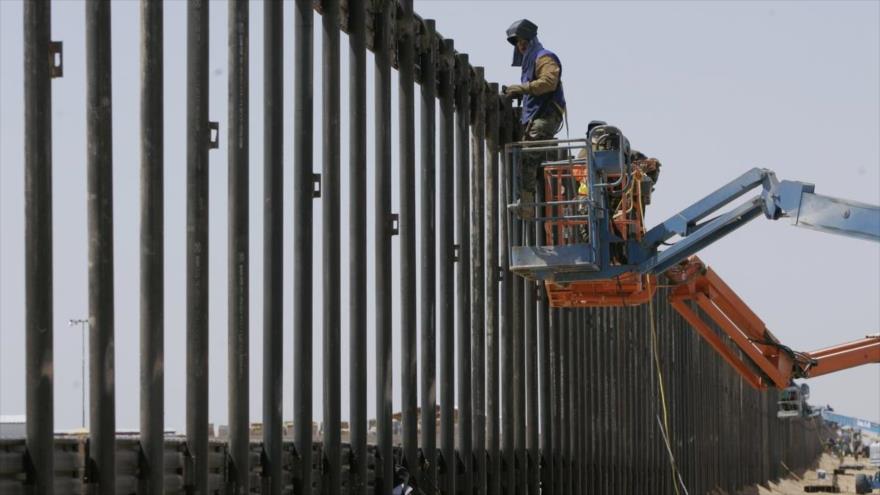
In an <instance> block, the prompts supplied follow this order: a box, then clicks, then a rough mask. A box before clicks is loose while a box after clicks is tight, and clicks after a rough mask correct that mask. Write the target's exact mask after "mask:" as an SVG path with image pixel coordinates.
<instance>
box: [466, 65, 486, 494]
mask: <svg viewBox="0 0 880 495" xmlns="http://www.w3.org/2000/svg"><path fill="white" fill-rule="evenodd" d="M483 77H484V72H483V68H482V67H475V68H474V82H473V84H472V85H471V101H472V107H473V115H472V116H471V123H472V126H471V180H470V195H471V197H470V211H471V216H470V226H469V228H470V236H471V238H470V241H471V242H470V257H471V273H470V276H471V280H470V286H471V305H470V313H471V321H470V327H471V376H472V382H471V391H472V392H471V394H472V397H473V410H472V411H471V421H472V425H473V451H472V453H471V456H472V458H473V462H474V465H473V472H474V475H473V483H474V493H478V494H484V493H485V490H486V396H485V388H486V328H485V326H484V324H485V294H486V287H485V285H484V284H485V277H486V275H485V272H486V266H485V260H484V256H485V253H484V252H483V224H484V221H485V218H484V210H485V205H484V204H483V192H484V191H483V190H484V187H485V186H484V180H485V177H484V171H485V168H486V162H485V138H486V115H485V106H486V105H485V81H484V79H483ZM463 455H466V453H463Z"/></svg>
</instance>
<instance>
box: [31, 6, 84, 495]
mask: <svg viewBox="0 0 880 495" xmlns="http://www.w3.org/2000/svg"><path fill="white" fill-rule="evenodd" d="M50 14H51V5H50V4H49V2H25V3H24V100H25V101H24V155H25V167H24V174H25V181H24V198H25V206H24V211H25V237H24V246H25V249H24V253H25V254H24V264H25V268H24V273H25V277H24V279H25V299H24V301H25V303H24V305H25V382H26V384H27V387H26V390H25V395H26V399H25V401H26V405H25V411H26V414H27V436H26V440H25V443H26V446H27V453H28V457H29V459H30V463H31V467H32V469H33V472H32V473H31V479H30V480H29V482H30V484H31V486H32V487H33V489H34V490H35V492H38V493H46V494H49V495H51V494H52V493H54V491H55V486H54V482H55V469H54V465H55V463H54V460H53V457H54V439H53V436H54V416H53V404H54V402H53V384H52V375H53V373H52V370H53V366H54V362H53V358H52V349H53V345H52V329H53V325H52V314H53V313H52V87H51V78H52V77H53V75H60V68H58V69H56V65H55V58H56V55H55V53H54V48H55V47H57V48H58V49H59V50H60V43H59V44H55V43H52V42H50V41H49V37H50V35H51V15H50ZM57 56H58V57H60V56H61V55H60V53H59V54H58V55H57ZM58 67H60V66H58ZM82 386H83V387H85V386H86V384H85V383H83V384H82Z"/></svg>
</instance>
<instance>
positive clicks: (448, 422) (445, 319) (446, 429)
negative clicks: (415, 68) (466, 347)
mask: <svg viewBox="0 0 880 495" xmlns="http://www.w3.org/2000/svg"><path fill="white" fill-rule="evenodd" d="M454 55H455V49H454V46H453V42H452V40H444V42H443V44H442V45H441V46H440V73H439V85H438V95H439V99H440V163H439V174H438V179H437V182H438V185H437V190H438V203H439V204H441V205H443V206H442V207H440V208H439V211H438V220H437V221H438V224H439V226H440V228H439V230H438V232H437V244H438V249H439V251H440V252H439V256H438V258H439V260H440V261H439V263H440V265H439V266H438V270H437V271H438V273H437V275H438V276H437V282H438V283H437V292H438V296H439V300H440V301H439V306H438V313H439V314H438V319H437V327H438V328H439V331H440V449H441V452H442V457H441V462H442V465H440V466H438V467H439V469H438V477H439V483H438V487H439V488H440V491H441V492H442V493H455V468H456V466H455V276H454V266H455V248H454V243H455V239H454V231H455V229H454V220H455V218H454V217H453V215H452V212H451V211H450V210H452V208H450V206H452V205H453V204H454V203H455V192H454V182H455V181H454V169H455V111H454V99H455V70H454V66H453V60H454V59H453V57H454Z"/></svg>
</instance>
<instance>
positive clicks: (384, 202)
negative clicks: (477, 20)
mask: <svg viewBox="0 0 880 495" xmlns="http://www.w3.org/2000/svg"><path fill="white" fill-rule="evenodd" d="M374 14H375V17H374V21H373V29H374V30H375V41H374V43H373V47H374V51H375V58H374V61H375V72H374V74H375V79H376V83H375V92H376V93H375V97H374V99H375V105H376V111H375V119H376V120H375V126H376V176H375V180H376V182H375V193H374V201H375V207H374V211H375V215H376V216H375V230H374V239H373V241H374V245H375V252H374V254H375V256H376V263H375V265H376V266H375V269H376V278H375V280H376V290H375V292H376V424H377V434H378V435H377V437H378V446H379V459H378V461H377V462H376V478H377V482H376V493H379V494H386V493H391V490H392V486H391V485H392V483H393V479H394V458H393V456H394V450H393V444H392V431H391V414H392V411H391V399H392V376H391V373H392V366H391V357H392V356H391V339H392V337H391V325H392V318H391V298H392V297H393V296H392V293H391V289H392V287H391V236H392V225H391V224H392V217H391V50H392V41H391V26H392V25H393V23H394V4H392V3H391V2H389V1H387V0H383V1H382V2H380V5H379V6H378V9H377V10H376V11H375V12H374Z"/></svg>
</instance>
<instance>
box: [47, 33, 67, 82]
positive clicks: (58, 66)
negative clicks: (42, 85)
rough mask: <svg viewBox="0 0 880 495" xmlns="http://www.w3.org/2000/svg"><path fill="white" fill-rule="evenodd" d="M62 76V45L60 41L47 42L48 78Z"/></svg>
mask: <svg viewBox="0 0 880 495" xmlns="http://www.w3.org/2000/svg"><path fill="white" fill-rule="evenodd" d="M62 76H64V44H63V43H62V42H61V41H50V42H49V77H50V78H52V79H55V78H56V77H62Z"/></svg>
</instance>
